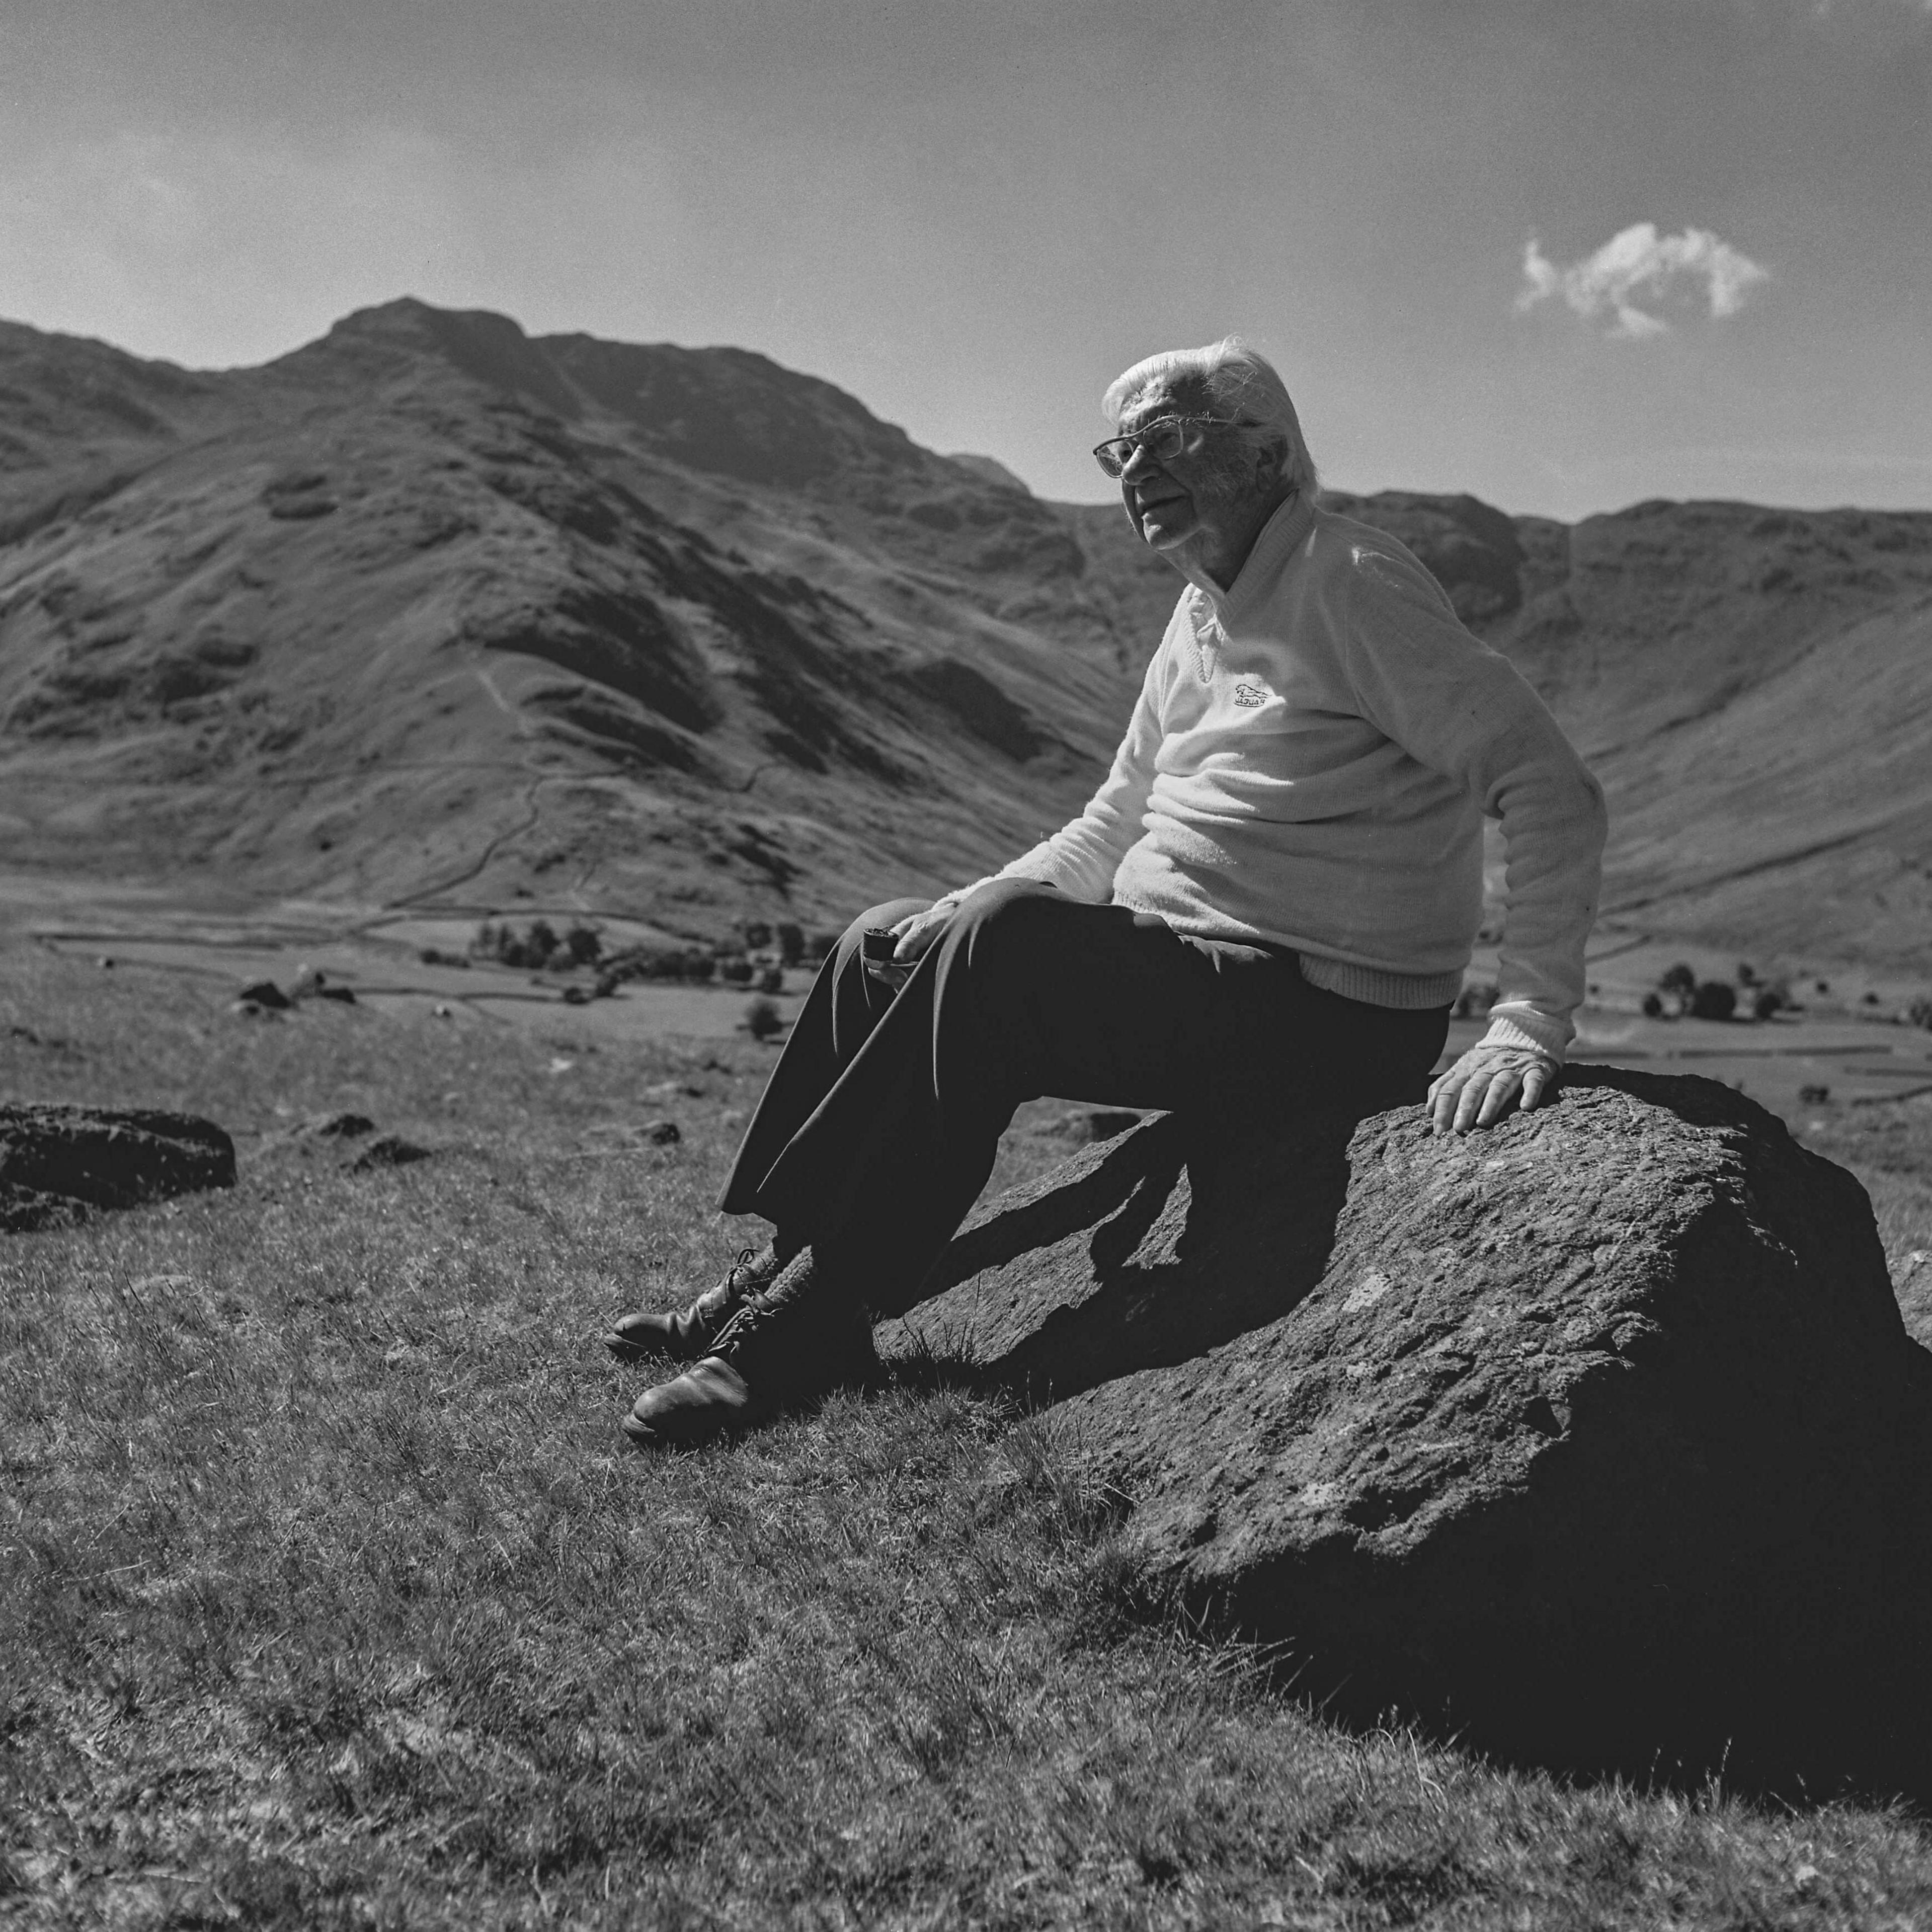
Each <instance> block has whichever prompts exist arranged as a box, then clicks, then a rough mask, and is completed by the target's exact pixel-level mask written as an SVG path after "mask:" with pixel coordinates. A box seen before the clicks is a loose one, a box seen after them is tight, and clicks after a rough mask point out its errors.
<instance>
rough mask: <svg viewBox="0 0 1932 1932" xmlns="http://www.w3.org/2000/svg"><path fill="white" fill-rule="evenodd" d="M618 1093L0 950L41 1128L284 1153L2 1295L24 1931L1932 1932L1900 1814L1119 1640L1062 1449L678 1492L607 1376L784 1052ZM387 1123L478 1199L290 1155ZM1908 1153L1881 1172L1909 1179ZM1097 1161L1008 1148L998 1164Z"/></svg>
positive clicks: (917, 1395)
mask: <svg viewBox="0 0 1932 1932" xmlns="http://www.w3.org/2000/svg"><path fill="white" fill-rule="evenodd" d="M560 1017H561V1016H560ZM10 1025H19V1026H21V1027H24V1028H27V1029H28V1030H29V1031H32V1032H34V1034H37V1035H38V1036H39V1043H37V1044H36V1043H28V1042H26V1041H25V1040H22V1039H21V1038H20V1037H18V1036H16V1035H13V1034H10V1033H8V1032H7V1031H6V1029H7V1027H8V1026H10ZM56 1040H66V1041H67V1042H68V1046H65V1047H62V1046H56V1045H52V1044H49V1043H50V1042H52V1041H56ZM588 1047H589V1043H587V1042H586V1041H585V1040H582V1039H581V1038H579V1037H574V1036H573V1035H572V1034H571V1031H570V1029H569V1028H568V1024H567V1022H566V1023H565V1024H564V1025H560V1026H559V1028H557V1029H556V1032H555V1034H553V1035H551V1036H548V1037H543V1036H539V1037H526V1036H523V1035H520V1034H515V1033H513V1032H511V1031H508V1029H496V1028H490V1029H487V1030H486V1029H484V1028H481V1027H478V1026H475V1025H472V1024H470V1023H469V1022H436V1021H433V1020H429V1019H425V1020H422V1021H420V1022H401V1021H394V1020H389V1019H382V1018H380V1017H378V1016H374V1015H371V1014H369V1013H365V1012H362V1011H360V1010H356V1009H347V1010H344V1009H329V1010H313V1009H305V1010H303V1011H302V1012H300V1013H298V1014H297V1015H296V1016H295V1017H294V1018H293V1019H290V1020H287V1021H284V1022H261V1021H244V1020H242V1019H237V1018H236V1017H234V1016H231V1015H230V1014H229V1013H227V1012H226V1011H225V1010H223V1007H221V1005H220V1003H219V1002H218V1001H215V1000H214V999H213V998H211V997H208V996H206V995H202V994H201V993H199V992H195V991H194V990H193V989H185V990H184V989H182V988H181V987H179V986H176V985H175V984H174V983H169V982H165V981H163V980H161V979H160V977H159V976H145V977H136V976H133V975H121V976H118V977H116V976H111V975H105V974H103V975H99V976H98V977H89V973H88V971H86V970H85V969H80V968H76V967H74V966H73V965H68V964H62V963H57V962H46V961H44V960H42V959H39V958H37V956H33V955H31V954H28V953H22V952H16V953H0V1073H4V1079H5V1086H6V1090H7V1093H8V1094H9V1095H10V1097H20V1098H33V1099H60V1098H77V1099H85V1100H92V1101H97V1102H101V1103H121V1104H134V1103H139V1104H143V1105H157V1104H158V1105H170V1106H186V1107H189V1108H191V1109H194V1110H195V1111H198V1112H204V1113H205V1114H207V1115H209V1116H210V1117H211V1118H214V1119H216V1120H217V1121H221V1122H222V1123H223V1124H224V1125H226V1126H228V1127H230V1128H231V1130H234V1131H235V1132H236V1136H237V1140H238V1145H239V1150H240V1154H241V1181H240V1184H239V1186H238V1187H237V1188H236V1190H234V1191H233V1193H231V1194H227V1195H215V1196H202V1197H197V1198H195V1199H190V1200H186V1201H183V1202H176V1203H172V1204H169V1205H166V1206H164V1207H160V1208H151V1209H147V1210H143V1211H139V1212H136V1213H133V1214H122V1215H118V1216H113V1215H107V1216H101V1217H98V1218H97V1219H95V1220H92V1221H91V1222H89V1223H86V1225H84V1226H81V1227H80V1228H78V1229H73V1230H71V1231H66V1232H58V1233H49V1234H43V1235H30V1236H20V1237H14V1238H10V1239H9V1240H8V1241H7V1243H6V1245H5V1248H4V1249H0V1283H4V1292H0V1448H3V1449H4V1463H5V1484H4V1490H0V1645H3V1646H4V1652H0V1751H3V1752H4V1757H0V1766H4V1769H0V1846H4V1848H5V1861H4V1864H0V1918H5V1917H7V1916H9V1915H11V1916H13V1917H17V1918H20V1920H21V1921H23V1922H26V1923H49V1924H53V1923H62V1922H73V1923H89V1924H93V1923H100V1922H108V1923H115V1924H154V1925H160V1924H224V1923H229V1922H236V1923H248V1924H286V1925H290V1926H297V1925H300V1926H309V1925H316V1924H347V1925H379V1924H380V1925H391V1924H393V1925H399V1926H400V1925H410V1926H416V1925H422V1924H463V1925H466V1926H467V1925H472V1924H503V1923H522V1922H525V1921H528V1922H530V1923H533V1924H534V1923H538V1922H547V1921H553V1920H554V1921H565V1922H571V1923H577V1924H590V1925H603V1924H609V1925H619V1924H645V1925H655V1924H667V1925H674V1924H691V1925H713V1924H725V1925H743V1926H763V1925H769V1924H784V1923H787V1922H796V1923H800V1924H814V1925H817V1924H831V1925H835V1924H895V1925H933V1926H940V1925H951V1924H962V1923H969V1924H993V1925H1002V1926H1012V1927H1028V1926H1048V1925H1058V1924H1103V1925H1109V1926H1115V1925H1119V1926H1130V1927H1131V1926H1136V1925H1163V1926H1164V1925H1204V1926H1205V1925H1223V1924H1227V1925H1241V1926H1250V1925H1260V1924H1294V1925H1310V1926H1334V1927H1358V1926H1363V1927H1367V1926H1380V1925H1400V1924H1467V1925H1474V1926H1489V1925H1495V1924H1505V1925H1565V1926H1567V1925H1577V1926H1583V1925H1604V1926H1628V1927H1651V1926H1655V1925H1658V1924H1673V1923H1674V1924H1692V1925H1700V1926H1704V1925H1709V1926H1731V1925H1752V1926H1783V1925H1791V1926H1794V1927H1797V1926H1805V1927H1811V1926H1823V1925H1852V1924H1858V1925H1866V1924H1899V1925H1904V1924H1910V1923H1912V1922H1914V1921H1915V1918H1919V1917H1921V1916H1922V1915H1925V1914H1927V1913H1932V1836H1929V1835H1928V1834H1927V1831H1926V1829H1925V1828H1924V1826H1923V1825H1921V1823H1919V1822H1918V1821H1917V1820H1915V1819H1914V1818H1912V1817H1909V1816H1908V1815H1907V1814H1904V1813H1903V1812H1902V1811H1896V1810H1891V1809H1887V1808H1878V1807H1873V1806H1871V1805H1850V1804H1841V1805H1829V1806H1825V1807H1821V1808H1813V1809H1810V1810H1799V1811H1789V1810H1776V1809H1772V1808H1763V1807H1759V1806H1754V1805H1751V1804H1748V1803H1746V1802H1742V1801H1741V1800H1739V1799H1736V1798H1734V1797H1733V1796H1729V1795H1727V1794H1726V1793H1724V1791H1723V1790H1722V1789H1721V1788H1720V1787H1715V1786H1713V1787H1705V1788H1703V1789H1700V1790H1694V1791H1690V1792H1671V1791H1668V1790H1650V1791H1643V1790H1636V1789H1633V1788H1631V1787H1628V1786H1627V1785H1622V1784H1580V1785H1575V1786H1571V1785H1569V1784H1565V1783H1564V1782H1562V1781H1559V1780H1557V1779H1555V1778H1552V1777H1550V1776H1549V1775H1544V1774H1542V1773H1540V1772H1524V1771H1520V1770H1517V1771H1512V1770H1508V1769H1499V1768H1498V1767H1496V1766H1491V1765H1489V1764H1487V1763H1484V1762H1483V1761H1481V1760H1478V1759H1477V1758H1475V1757H1472V1756H1469V1755H1468V1754H1463V1753H1460V1752H1458V1751H1455V1750H1454V1749H1451V1748H1444V1747H1442V1746H1440V1745H1432V1744H1430V1743H1429V1742H1426V1741H1424V1739H1421V1738H1419V1737H1418V1736H1415V1734H1413V1733H1411V1732H1409V1731H1408V1730H1405V1729H1403V1728H1401V1727H1397V1726H1391V1727H1385V1728H1383V1729H1381V1730H1375V1731H1372V1732H1369V1733H1361V1732H1355V1733H1351V1732H1348V1731H1345V1730H1341V1729H1339V1728H1336V1727H1331V1726H1330V1725H1328V1724H1325V1723H1324V1722H1322V1721H1320V1720H1319V1718H1316V1717H1313V1716H1311V1715H1310V1714H1309V1713H1308V1712H1306V1711H1304V1709H1301V1707H1300V1706H1298V1704H1297V1703H1296V1702H1295V1699H1294V1697H1293V1696H1292V1691H1290V1690H1289V1689H1287V1688H1284V1687H1283V1685H1282V1683H1281V1682H1280V1679H1279V1676H1278V1674H1271V1673H1270V1672H1269V1671H1268V1669H1267V1668H1266V1667H1265V1666H1266V1665H1267V1664H1268V1661H1269V1660H1267V1659H1261V1658H1254V1657H1252V1656H1250V1655H1248V1654H1247V1653H1245V1652H1243V1651H1241V1649H1238V1648H1234V1647H1230V1646H1217V1645H1212V1644H1208V1643H1202V1642H1200V1641H1199V1640H1196V1638H1194V1637H1192V1636H1191V1635H1190V1634H1189V1633H1187V1631H1182V1630H1178V1629H1175V1628H1172V1627H1169V1626H1165V1625H1159V1624H1155V1625H1149V1624H1147V1623H1145V1622H1141V1621H1138V1620H1136V1619H1135V1618H1134V1617H1133V1616H1130V1614H1128V1606H1127V1599H1126V1597H1125V1595H1124V1592H1122V1590H1121V1588H1120V1587H1119V1585H1118V1580H1117V1575H1116V1570H1115V1565H1114V1562H1113V1560H1112V1555H1111V1552H1110V1548H1109V1541H1108V1535H1109V1518H1108V1516H1107V1514H1106V1511H1105V1509H1104V1508H1103V1506H1102V1505H1101V1502H1100V1499H1096V1498H1094V1497H1093V1496H1090V1495H1088V1493H1086V1492H1085V1490H1084V1489H1083V1488H1082V1486H1081V1484H1079V1482H1078V1481H1076V1480H1075V1479H1074V1478H1073V1476H1072V1475H1070V1463H1069V1462H1068V1460H1067V1457H1065V1456H1064V1454H1062V1451H1061V1445H1058V1444H1057V1443H1056V1442H1055V1438H1054V1436H1053V1433H1052V1429H1051V1427H1049V1426H1047V1425H1046V1424H1043V1422H1041V1421H1039V1420H1037V1419H1033V1418H1025V1417H1023V1416H1020V1415H1016V1414H1015V1413H1013V1412H1011V1411H1010V1410H1009V1409H1005V1408H1004V1407H1002V1406H1001V1405H999V1404H998V1403H995V1402H993V1401H991V1400H986V1399H984V1398H982V1397H977V1396H974V1395H971V1394H966V1393H965V1392H962V1391H960V1390H959V1389H957V1388H950V1387H948V1386H947V1385H945V1383H944V1380H943V1379H941V1378H936V1377H922V1378H908V1379H901V1380H898V1381H883V1382H881V1383H880V1385H878V1386H877V1387H874V1388H868V1389H865V1390H848V1391H840V1392H838V1393H836V1394H834V1395H833V1396H832V1397H830V1398H829V1399H828V1400H826V1402H825V1403H823V1404H822V1405H821V1406H819V1407H818V1408H817V1409H815V1410H814V1411H812V1412H808V1413H806V1414H804V1415H799V1416H796V1417H793V1418H790V1419H787V1420H786V1421H782V1422H781V1423H780V1424H778V1426H776V1427H774V1428H773V1429H772V1430H769V1431H767V1432H766V1433H763V1434H761V1435H759V1436H754V1437H752V1438H751V1439H748V1440H746V1441H745V1442H742V1443H741V1444H739V1445H736V1446H735V1447H732V1448H721V1449H717V1450H712V1451H705V1452H703V1453H699V1454H684V1455H678V1456H673V1457H660V1458H655V1459H650V1458H645V1457H639V1456H637V1455H636V1454H633V1453H632V1452H631V1451H629V1450H628V1448H625V1446H624V1445H623V1443H622V1439H621V1437H620V1436H619V1434H618V1433H617V1430H616V1424H617V1422H618V1420H619V1418H620V1417H621V1416H622V1414H623V1412H624V1411H625V1408H626V1407H627V1406H628V1403H629V1401H630V1400H631V1396H632V1395H633V1394H634V1392H635V1386H636V1378H635V1376H631V1375H627V1374H625V1373H622V1372H620V1371H618V1370H615V1369H613V1367H611V1366H610V1364H608V1362H607V1359H606V1358H604V1356H603V1354H602V1352H601V1350H600V1349H598V1347H597V1346H595V1340H594V1337H595V1334H596V1332H597V1331H598V1330H599V1329H600V1328H601V1327H602V1325H604V1322H605V1321H606V1319H607V1317H608V1316H609V1315H610V1313H612V1312H613V1311H614V1310H616V1309H617V1308H619V1307H622V1306H624V1305H625V1304H628V1302H629V1301H631V1298H632V1297H633V1295H636V1296H637V1297H638V1298H652V1299H656V1300H669V1299H670V1298H671V1296H672V1295H673V1293H674V1292H676V1290H678V1289H680V1288H682V1287H684V1286H688V1285H689V1284H691V1283H697V1282H700V1281H703V1280H709V1278H711V1277H712V1274H714V1273H715V1271H716V1269H717V1268H718V1267H719V1266H720V1265H721V1264H722V1263H723V1262H724V1260H725V1259H727V1258H728V1255H729V1253H730V1250H731V1249H732V1247H733V1245H734V1244H735V1241H736V1230H735V1229H733V1228H731V1227H730V1226H724V1225H721V1224H718V1223H716V1222H715V1220H713V1219H712V1217H711V1214H710V1212H709V1205H710V1202H711V1200H712V1197H713V1196H714V1194H715V1190H716V1187H717V1186H718V1182H719V1180H720V1179H721V1175H722V1174H723V1172H724V1167H725V1165H726V1163H727V1162H728V1160H729V1158H730V1152H731V1150H732V1148H733V1146H734V1145H735V1143H736V1137H737V1134H738V1133H739V1130H741V1128H742V1122H743V1119H744V1118H745V1115H746V1113H747V1112H748V1109H749V1107H750V1106H751V1103H752V1101H753V1100H754V1097H755V1095H756V1093H757V1088H758V1086H759V1085H760V1082H761V1080H762V1078H763V1073H764V1072H765V1070H766V1069H767V1068H768V1067H769V1064H770V1055H769V1052H768V1050H766V1049H761V1048H759V1047H757V1046H754V1045H753V1044H752V1043H750V1042H749V1041H745V1042H744V1043H740V1044H736V1045H733V1046H727V1047H725V1048H723V1049H719V1050H718V1051H717V1052H715V1053H714V1052H711V1051H710V1050H709V1049H706V1048H704V1047H703V1046H693V1047H691V1048H690V1049H680V1048H678V1047H676V1046H673V1045H667V1046H664V1047H663V1048H661V1049H651V1050H640V1049H624V1050H622V1051H620V1050H618V1049H613V1048H610V1047H605V1048H604V1049H601V1050H599V1051H594V1052H593V1051H590V1050H588ZM559 1061H568V1062H569V1064H568V1065H567V1066H562V1067H559V1066H558V1065H557V1063H558V1062H559ZM686 1089H696V1090H697V1091H695V1092H689V1091H685V1090H686ZM344 1107H353V1108H356V1109H359V1110H360V1111H362V1112H366V1113H368V1114H369V1115H371V1116H372V1117H373V1118H374V1119H375V1120H376V1121H377V1124H378V1126H379V1127H380V1129H382V1130H385V1131H396V1132H401V1133H405V1134H407V1135H408V1136H409V1137H410V1138H411V1139H416V1140H417V1141H419V1142H422V1144H424V1145H428V1146H431V1148H434V1149H435V1150H436V1153H435V1157H434V1159H432V1160H429V1161H428V1162H425V1163H422V1164H420V1165H418V1166H413V1167H410V1168H407V1169H401V1170H398V1171H395V1172H386V1173H379V1174H375V1175H364V1176H353V1175H350V1174H348V1173H347V1172H345V1171H344V1170H345V1166H346V1163H347V1158H348V1154H349V1153H350V1152H351V1151H353V1150H351V1149H344V1148H338V1147H335V1146H333V1145H331V1144H329V1143H327V1142H319V1141H316V1140H314V1139H304V1138H302V1137H300V1136H290V1134H289V1133H287V1129H288V1128H289V1127H290V1126H291V1125H292V1124H295V1123H296V1122H298V1121H300V1120H301V1119H302V1118H304V1117H305V1116H306V1115H311V1114H314V1113H318V1112H326V1111H328V1110H330V1109H338V1108H344ZM665 1118H670V1119H673V1120H675V1121H676V1122H677V1123H678V1124H679V1128H680V1130H681V1135H682V1138H681V1139H679V1141H678V1142H676V1144H674V1145H669V1146H666V1147H662V1148H659V1147H655V1146H652V1145H648V1144H646V1145H641V1146H637V1145H629V1144H628V1142H627V1139H626V1136H625V1133H624V1131H623V1130H625V1128H627V1127H637V1126H640V1125H641V1126H646V1127H647V1126H649V1124H652V1123H654V1122H655V1121H659V1120H662V1119H665ZM1873 1118H1874V1120H1875V1118H1876V1117H1875V1116H1874V1117H1873ZM1912 1118H1913V1121H1914V1122H1915V1121H1916V1117H1912ZM1847 1131H1849V1130H1847ZM1877 1131H1878V1130H1877V1129H1876V1127H1874V1128H1873V1132H1874V1133H1877ZM1919 1131H1920V1130H1919V1128H1918V1126H1917V1125H1916V1124H1912V1125H1911V1126H1910V1127H1909V1130H1908V1131H1906V1132H1905V1133H1903V1134H1891V1135H1889V1136H1884V1135H1880V1136H1879V1141H1880V1142H1882V1145H1883V1148H1889V1149H1892V1150H1894V1152H1895V1154H1896V1158H1895V1160H1894V1154H1885V1159H1886V1160H1894V1166H1891V1167H1886V1166H1882V1165H1881V1166H1874V1167H1873V1169H1870V1172H1873V1173H1874V1174H1876V1175H1880V1176H1881V1177H1883V1176H1885V1175H1895V1176H1896V1178H1897V1181H1898V1182H1899V1184H1900V1187H1905V1186H1907V1185H1909V1186H1911V1187H1918V1186H1921V1184H1922V1181H1923V1178H1924V1175H1925V1174H1927V1172H1932V1160H1928V1161H1927V1162H1926V1163H1925V1165H1924V1166H1916V1165H1915V1163H1918V1161H1919V1160H1920V1159H1921V1149H1920V1148H1919V1142H1918V1138H1917V1136H1918V1133H1919ZM1873 1145H1879V1143H1878V1142H1874V1143H1873ZM1901 1150H1902V1151H1901ZM1064 1151H1065V1144H1064V1142H1060V1143H1056V1142H1053V1141H1052V1139H1049V1138H1048V1137H1046V1136H1032V1137H1029V1136H1023V1135H1020V1136H1014V1137H1013V1142H1012V1144H1011V1145H1010V1147H1009V1148H1008V1151H1007V1155H1006V1157H1005V1160H1004V1163H1003V1171H1004V1172H1005V1173H1006V1174H1007V1175H1017V1174H1019V1173H1021V1172H1026V1171H1028V1169H1035V1168H1037V1167H1038V1166H1041V1165H1043V1164H1044V1163H1046V1162H1048V1161H1049V1160H1052V1159H1054V1158H1057V1157H1058V1156H1059V1155H1060V1154H1062V1153H1064ZM1848 1151H1852V1152H1853V1153H1854V1154H1855V1148H1849V1147H1848ZM1915 1177H1916V1178H1915ZM1900 1199H1903V1196H1902V1195H1901V1196H1900ZM1908 1219H1909V1216H1908ZM1900 1226H1901V1228H1903V1226H1905V1223H1900ZM1900 1238H1903V1235H1901V1236H1900Z"/></svg>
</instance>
